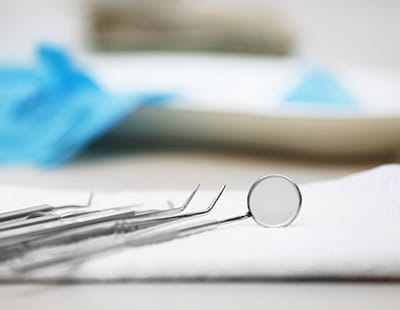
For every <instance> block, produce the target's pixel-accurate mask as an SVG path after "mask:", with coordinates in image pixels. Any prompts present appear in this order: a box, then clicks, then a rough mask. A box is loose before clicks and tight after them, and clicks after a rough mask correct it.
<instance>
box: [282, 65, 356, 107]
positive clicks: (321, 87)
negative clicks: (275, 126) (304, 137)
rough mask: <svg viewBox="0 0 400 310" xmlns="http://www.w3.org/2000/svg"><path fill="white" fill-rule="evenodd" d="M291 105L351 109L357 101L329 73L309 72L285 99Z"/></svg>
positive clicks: (321, 71) (318, 70)
mask: <svg viewBox="0 0 400 310" xmlns="http://www.w3.org/2000/svg"><path fill="white" fill-rule="evenodd" d="M284 101H285V102H286V103H287V104H290V105H302V106H304V105H307V106H313V107H317V108H333V109H336V108H349V107H351V108H352V107H354V106H356V101H355V100H354V98H352V96H350V94H349V93H348V92H347V90H346V89H345V88H344V87H343V86H342V85H341V84H340V83H339V82H338V81H337V80H336V79H335V77H334V76H332V75H331V74H330V73H329V72H327V71H325V70H322V69H312V70H309V71H308V72H307V73H306V74H305V76H304V77H303V78H302V79H301V81H300V83H299V84H298V85H297V86H296V87H295V88H294V89H293V90H291V91H290V93H289V94H288V95H287V96H286V97H285V98H284Z"/></svg>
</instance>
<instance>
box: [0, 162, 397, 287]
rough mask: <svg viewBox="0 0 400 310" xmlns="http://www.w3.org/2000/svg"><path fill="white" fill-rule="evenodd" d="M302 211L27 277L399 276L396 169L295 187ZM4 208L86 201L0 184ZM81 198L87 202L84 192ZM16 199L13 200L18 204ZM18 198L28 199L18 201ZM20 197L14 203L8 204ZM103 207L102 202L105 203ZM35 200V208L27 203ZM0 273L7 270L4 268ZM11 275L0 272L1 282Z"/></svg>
mask: <svg viewBox="0 0 400 310" xmlns="http://www.w3.org/2000/svg"><path fill="white" fill-rule="evenodd" d="M301 190H302V193H303V207H302V210H301V213H300V215H299V217H298V218H297V220H296V221H295V222H294V223H293V224H292V225H291V226H290V227H287V228H280V229H267V228H262V227H260V226H258V225H257V224H256V223H255V222H253V221H252V220H251V219H248V220H245V221H243V222H240V223H237V224H234V225H230V226H224V227H221V228H220V229H218V230H215V231H212V232H205V233H202V234H198V235H195V236H191V237H189V238H183V239H178V240H174V241H172V242H167V243H162V244H157V245H149V246H145V247H140V248H125V249H122V250H120V251H117V252H112V253H108V254H104V255H102V256H99V257H95V258H92V259H90V260H89V261H87V262H85V263H82V264H79V265H64V266H59V267H57V268H48V269H42V270H38V271H35V272H33V273H30V274H28V275H25V277H26V278H29V279H39V280H61V281H70V280H73V281H74V280H137V279H271V278H280V279H292V278H296V279H297V278H300V279H301V278H345V279H354V278H367V279H372V278H380V279H381V278H400V165H398V164H393V165H386V166H382V167H378V168H375V169H372V170H369V171H366V172H362V173H357V174H354V175H350V176H348V177H345V178H341V179H337V180H332V181H324V182H318V183H314V184H308V185H303V186H301ZM0 193H1V196H0V200H1V208H2V209H5V206H10V205H12V206H14V207H17V206H18V204H19V205H21V204H22V202H23V204H25V205H26V204H27V203H28V201H31V198H32V197H35V199H36V200H35V204H36V203H37V202H39V201H43V202H45V201H47V199H49V197H52V198H51V199H55V197H56V196H57V197H59V200H57V199H55V200H52V201H57V203H60V204H62V203H64V202H65V201H68V202H69V203H70V202H71V199H72V197H75V198H74V199H76V203H79V202H82V200H83V201H85V199H87V197H88V196H87V195H88V194H87V193H71V192H69V193H67V192H55V191H47V190H34V189H27V188H17V187H2V188H0ZM215 194H216V192H212V191H205V192H201V191H200V192H199V193H198V195H196V197H195V199H194V201H193V204H192V205H191V207H190V210H189V211H193V210H199V209H202V208H205V207H206V206H207V205H208V204H209V203H210V201H211V200H212V198H213V196H214V195H215ZM246 194H247V193H246V192H244V191H229V189H228V190H227V192H226V193H225V194H224V195H223V197H222V199H221V201H220V202H219V203H218V205H217V206H216V209H215V212H214V211H213V213H212V214H211V215H210V216H207V217H208V218H216V219H223V218H228V217H232V216H235V215H240V214H244V213H245V212H246V203H245V199H246ZM85 195H86V196H85ZM187 195H188V192H176V191H162V192H132V193H115V194H106V193H100V194H98V195H95V200H94V206H93V207H102V206H104V205H110V204H111V203H114V204H115V205H118V204H121V203H127V202H132V201H141V202H143V201H146V200H147V201H151V202H152V203H153V204H157V203H158V204H159V205H161V204H164V202H165V201H166V200H167V199H170V200H173V201H174V203H179V202H180V201H183V200H184V199H185V197H186V196H187ZM16 197H17V198H16ZM21 197H25V199H22V198H21ZM15 201H18V204H17V203H16V202H15ZM105 202H107V203H105ZM31 204H32V203H31ZM3 267H4V264H3ZM8 277H12V275H10V274H7V273H3V274H1V273H0V279H6V278H8Z"/></svg>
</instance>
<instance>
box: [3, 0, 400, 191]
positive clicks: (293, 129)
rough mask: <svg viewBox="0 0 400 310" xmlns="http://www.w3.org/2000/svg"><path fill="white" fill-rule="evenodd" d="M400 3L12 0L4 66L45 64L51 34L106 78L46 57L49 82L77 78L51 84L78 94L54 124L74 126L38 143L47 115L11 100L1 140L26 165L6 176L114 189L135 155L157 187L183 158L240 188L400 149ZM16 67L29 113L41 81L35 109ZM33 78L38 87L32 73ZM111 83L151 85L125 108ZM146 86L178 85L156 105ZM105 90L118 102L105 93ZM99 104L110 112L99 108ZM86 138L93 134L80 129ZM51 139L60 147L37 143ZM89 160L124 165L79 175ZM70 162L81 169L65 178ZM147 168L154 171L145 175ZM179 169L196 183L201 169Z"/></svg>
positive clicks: (339, 167) (133, 166) (139, 89)
mask: <svg viewBox="0 0 400 310" xmlns="http://www.w3.org/2000/svg"><path fill="white" fill-rule="evenodd" d="M399 13H400V3H399V2H398V1H395V0H383V1H372V0H371V1H361V0H350V1H342V0H339V1H330V0H326V1H314V0H302V1H291V0H284V1H270V0H246V1H244V0H235V1H227V0H218V1H208V0H207V1H196V0H176V1H162V0H147V1H139V0H135V1H128V0H113V1H105V0H69V1H67V0H38V1H28V0H0V40H1V41H0V42H1V44H0V63H1V64H3V67H7V68H10V66H11V67H12V66H16V65H21V66H25V68H37V64H36V65H35V64H34V63H35V61H34V58H35V56H34V55H35V50H36V49H37V48H38V46H41V45H42V44H43V43H47V44H51V46H57V47H58V48H61V49H62V51H63V52H65V53H67V54H68V55H69V57H70V58H71V62H73V63H74V68H79V70H82V71H79V72H84V74H87V77H88V80H89V77H90V79H93V80H94V81H96V82H98V83H99V88H96V92H97V93H96V97H95V99H93V98H94V97H90V100H89V99H87V98H88V93H87V92H88V90H87V89H88V88H87V87H86V86H87V84H85V85H86V86H85V87H81V84H79V83H81V82H77V80H76V79H75V77H76V74H75V73H74V74H71V75H69V76H68V77H66V76H64V77H63V79H59V76H58V75H57V74H59V73H60V72H64V71H65V70H64V71H63V70H59V67H57V70H55V69H54V68H53V69H51V70H50V71H51V74H52V75H49V76H50V77H49V76H47V74H48V72H49V71H48V64H47V65H45V66H44V67H45V68H47V69H45V70H44V69H43V68H42V67H40V66H39V67H40V68H41V69H39V71H38V72H39V74H38V75H37V76H39V77H40V79H41V80H40V81H41V82H40V83H42V82H43V81H45V83H44V84H43V85H45V86H46V87H43V88H40V91H41V92H40V94H42V93H43V92H46V91H47V90H48V89H49V87H48V85H53V84H51V83H52V82H51V81H52V79H55V80H57V81H58V82H59V81H62V83H65V85H67V87H64V86H65V85H64V84H63V88H62V90H63V92H57V94H55V93H52V95H51V96H47V95H46V96H45V97H44V98H46V100H47V99H48V101H49V102H50V103H51V102H53V101H54V102H58V103H59V102H61V101H63V100H64V99H63V100H61V99H60V98H66V97H68V98H69V99H68V103H65V102H64V103H62V104H63V105H67V104H68V105H71V107H73V108H71V109H70V110H69V112H68V113H70V114H69V115H72V116H73V117H70V118H63V116H62V115H64V114H65V113H67V112H63V109H64V108H63V109H59V110H57V113H61V116H60V118H59V119H58V120H57V121H54V122H53V123H51V122H49V123H48V124H49V126H47V127H46V128H43V129H42V130H43V132H46V133H48V132H51V131H52V128H58V127H59V124H60V123H63V124H67V125H68V126H67V125H65V126H66V127H65V128H63V129H62V131H63V134H62V135H61V134H60V135H58V136H57V137H56V138H55V137H52V139H53V140H51V142H49V143H44V142H43V140H45V139H42V137H43V136H44V135H43V134H42V132H39V131H38V133H37V134H36V135H33V136H29V139H28V140H29V142H27V141H25V140H24V139H22V138H20V136H19V135H21V136H24V135H26V132H32V128H33V127H36V125H34V124H39V123H41V121H38V120H39V119H41V118H39V117H38V118H35V119H34V120H33V118H32V121H31V123H30V126H33V127H29V126H26V127H24V126H25V125H24V126H22V125H20V123H18V121H19V119H17V120H16V119H15V118H12V117H10V115H11V114H10V113H11V112H10V111H11V110H12V109H11V108H10V109H8V108H7V109H3V111H2V114H3V115H2V119H3V124H7V126H5V125H4V126H3V128H0V130H2V132H1V135H0V144H1V150H2V152H3V153H4V154H5V153H6V152H5V151H4V150H9V149H10V145H11V144H12V149H13V152H9V153H7V156H6V155H3V156H0V159H1V160H2V161H3V162H5V163H9V162H11V163H12V164H13V165H11V166H9V165H6V166H4V168H2V169H3V172H4V173H3V174H2V175H3V176H2V177H1V181H2V182H3V183H6V182H12V183H21V182H22V183H23V184H28V185H31V184H37V182H39V184H49V183H51V184H53V185H55V186H58V187H64V186H67V187H68V186H71V187H73V186H74V185H76V186H77V187H90V186H94V187H96V186H97V185H98V187H99V188H107V189H109V188H110V189H111V188H120V187H124V186H126V184H125V183H122V182H121V183H120V184H117V183H114V182H112V181H111V179H112V178H114V177H115V178H117V177H118V176H119V175H120V173H121V172H122V171H126V170H127V169H128V170H129V171H132V172H135V173H136V176H137V179H135V180H134V181H133V183H134V184H141V185H140V186H141V187H143V188H152V187H154V186H156V187H162V184H165V181H164V180H159V176H160V175H163V174H165V173H168V172H169V171H179V172H183V171H185V172H187V173H191V174H190V176H191V178H194V179H196V178H200V179H205V180H206V184H207V186H210V187H213V186H216V185H217V184H219V183H220V181H221V180H222V177H215V175H217V174H218V175H221V174H228V175H231V176H232V175H233V177H232V179H233V181H232V182H233V184H234V186H236V187H243V186H245V184H247V182H249V179H251V178H253V176H254V175H256V174H259V173H260V172H259V171H260V170H262V171H265V170H280V171H281V170H284V171H283V172H285V170H287V171H289V172H291V173H292V174H295V176H296V174H297V173H298V172H299V171H309V170H310V169H311V170H312V171H313V173H312V174H306V175H305V174H302V173H301V172H299V173H298V175H299V178H300V181H310V180H314V179H320V178H324V177H327V176H332V175H342V174H343V173H345V172H348V171H354V170H359V169H362V168H366V167H369V166H373V165H376V164H379V163H384V162H392V161H398V158H399V157H398V154H399V152H398V150H399V146H400V101H399V100H400V56H399V55H400V39H399V35H398V32H399V30H400V19H399V18H398V16H399ZM50 54H51V53H50ZM50 54H49V53H47V54H46V53H43V52H42V54H40V55H41V56H40V55H39V56H40V57H42V58H41V59H42V60H41V62H40V61H39V64H41V65H43V64H42V62H43V59H47V60H46V61H48V59H49V57H50V59H51V60H50V62H49V63H51V66H59V65H60V64H55V60H54V59H56V58H57V57H58V56H57V57H56V56H51V55H50ZM46 55H47V56H46ZM49 55H50V56H49ZM40 57H39V58H40ZM43 57H44V58H43ZM46 57H47V58H46ZM51 57H53V58H51ZM57 59H58V60H57V61H59V59H61V58H57ZM32 63H33V65H32ZM64 65H65V64H64V63H62V61H61V65H60V66H61V67H62V66H64ZM35 66H36V67H35ZM12 68H13V67H12ZM15 68H17V67H15ZM35 70H36V69H35ZM41 70H42V71H41ZM46 70H47V71H46ZM68 70H69V69H68ZM74 70H75V69H74ZM35 72H36V71H35ZM43 72H45V74H43ZM35 74H36V73H35ZM79 74H81V73H79ZM79 74H78V75H79ZM10 76H11V75H10V71H7V70H3V73H2V75H0V83H3V84H2V89H3V95H4V94H7V96H5V95H4V96H3V97H2V98H3V99H4V98H6V99H4V100H8V101H7V102H11V103H10V105H7V107H8V106H13V105H15V106H17V105H18V106H23V107H24V110H23V111H24V116H23V117H24V118H26V119H29V118H30V114H32V115H33V114H35V113H34V112H32V111H33V110H32V106H40V105H42V101H41V99H37V98H38V97H37V96H36V95H37V93H35V96H36V97H34V98H36V99H31V98H30V99H29V100H28V101H29V109H27V108H25V106H26V105H27V104H26V98H25V97H24V100H22V101H21V100H20V98H19V99H18V100H19V101H18V100H17V101H18V104H15V103H13V102H12V101H13V98H14V97H13V96H16V94H18V93H20V92H21V88H20V87H19V86H18V87H17V88H13V90H12V91H10V90H9V89H10V87H9V86H8V85H9V84H8V82H9V80H10ZM13 76H14V77H15V74H14V75H13ZM37 76H36V77H35V78H37ZM43 76H46V78H45V79H43ZM70 79H75V80H74V82H71V81H72V80H70ZM49 81H50V82H49ZM58 82H57V83H58ZM18 83H19V82H18V81H17V84H18ZM24 83H25V84H24ZM35 83H36V82H35ZM40 83H36V84H35V87H37V85H39V84H40ZM46 83H47V84H46ZM48 83H50V84H48ZM60 83H61V82H60ZM74 83H75V84H74ZM22 84H24V91H25V89H26V78H24V82H23V83H22ZM78 84H79V85H78ZM13 85H14V84H13ZM40 85H42V84H40ZM57 85H58V84H57ZM70 85H75V86H74V87H72V86H71V87H70ZM76 85H78V86H76ZM58 86H59V85H58ZM58 86H57V87H58ZM13 87H15V85H14V86H13ZM89 88H90V87H89ZM15 89H18V91H15ZM35 89H38V88H35ZM58 90H59V89H58V88H57V91H58ZM52 91H54V89H52ZM105 92H107V95H104V94H105ZM108 92H111V93H112V94H118V95H133V96H134V97H135V96H136V97H135V98H136V99H135V100H136V101H135V102H136V103H135V107H134V108H133V107H129V108H126V105H125V106H124V107H125V108H121V106H122V105H118V104H116V102H117V100H116V99H115V98H114V97H112V98H113V99H109V98H110V97H109V95H108ZM82 93H83V94H84V95H82ZM89 93H90V96H92V94H93V88H90V92H89ZM142 93H145V94H146V95H147V96H148V95H150V96H152V95H154V96H156V97H157V96H161V97H163V98H171V99H166V100H165V101H166V102H164V100H161V101H163V103H162V104H155V105H154V104H149V103H148V102H149V101H151V102H153V101H154V100H148V97H146V98H147V99H146V100H145V99H143V98H142V97H140V96H139V95H138V94H142ZM10 94H11V95H10ZM71 94H72V95H71ZM24 96H25V95H24ZM85 96H86V97H85ZM138 96H139V97H138ZM17 97H18V96H17ZM10 98H11V99H12V100H10ZM49 98H50V99H49ZM77 98H79V100H78V99H77ZM82 98H86V99H82ZM104 98H107V99H104ZM137 98H139V99H137ZM157 98H158V97H157ZM85 100H86V101H85ZM132 100H133V99H132ZM89 101H90V108H87V111H86V112H87V115H86V116H85V117H86V118H82V119H81V121H80V123H79V124H82V123H85V124H86V123H87V124H96V126H92V129H93V128H95V127H96V128H97V129H96V130H94V129H93V130H91V131H90V133H88V130H87V128H83V127H84V126H83V125H82V126H81V125H79V126H77V125H76V124H77V123H76V122H77V120H78V118H77V117H76V115H77V114H79V113H81V112H82V111H80V108H79V107H80V106H85V107H86V105H87V106H89V104H88V103H87V102H89ZM97 101H101V104H98V106H104V107H106V108H104V109H100V108H97V107H96V104H92V103H93V102H97ZM128 101H129V100H128ZM156 101H157V100H156ZM21 102H22V103H21ZM32 102H33V103H32ZM118 102H119V101H118ZM132 105H133V104H132ZM48 106H51V104H49V105H48ZM116 106H118V107H119V108H118V109H119V110H118V113H116V112H115V109H117V108H115V107H116ZM46 109H47V108H46ZM64 110H66V109H64ZM99 110H101V111H102V112H99ZM30 111H31V112H30ZM46 111H47V110H46ZM75 111H80V112H79V113H78V112H75ZM88 111H89V112H88ZM107 111H109V112H107ZM86 112H85V113H86ZM38 113H39V112H38ZM46 113H47V112H46ZM63 113H64V114H63ZM98 113H100V114H101V113H103V114H102V116H101V117H99V118H96V119H95V121H93V119H92V115H97V114H98ZM39 114H40V115H41V117H42V118H44V117H43V115H45V114H44V112H43V113H42V112H40V113H39ZM55 114H56V113H55V112H54V111H52V112H48V114H46V115H47V116H46V117H47V118H52V117H53V116H54V115H55ZM13 115H14V114H13ZM18 115H20V114H18ZM107 115H113V116H110V117H109V118H107V117H108V116H107ZM116 115H118V117H117V116H116ZM14 116H15V115H14ZM14 116H13V117H14ZM21 119H22V117H21ZM10 120H11V121H10ZM21 122H22V123H23V124H25V123H26V122H25V119H24V120H23V121H21ZM74 122H75V123H74ZM52 126H53V127H52ZM57 126H58V127H57ZM88 126H89V125H88ZM6 127H7V128H6ZM81 127H82V128H81ZM4 128H6V129H4ZM21 128H25V129H26V131H25V132H24V131H23V130H22V129H21ZM20 129H21V130H20ZM17 131H18V135H17V134H15V132H17ZM55 131H57V130H55ZM81 131H82V132H84V133H85V134H81ZM67 135H68V139H67V138H66V136H67ZM71 136H73V138H71ZM78 136H81V137H82V136H85V138H81V140H80V141H79V143H78V142H77V141H76V140H77V137H78ZM16 137H18V138H16ZM49 139H50V138H49ZM10 141H12V143H11V144H10ZM16 141H17V142H18V143H17V142H16ZM35 141H37V143H36V142H35ZM39 141H41V142H40V143H39ZM28 144H29V150H27V149H28V147H27V145H28ZM88 146H90V148H89V150H88V151H87V147H88ZM39 148H40V149H41V150H44V149H46V151H48V150H50V149H51V150H52V151H51V152H52V155H51V156H48V154H45V155H43V156H42V155H41V156H37V150H38V149H39ZM20 149H23V150H24V151H23V152H21V151H20ZM54 149H57V152H55V151H53V150H54ZM1 150H0V151H1ZM83 150H85V151H83ZM48 152H50V151H48ZM15 154H19V155H18V156H19V157H18V156H16V155H15ZM20 154H26V156H25V157H24V156H22V155H20ZM32 154H35V156H33V155H32ZM63 154H70V155H68V156H64V155H63ZM0 155H1V154H0ZM104 155H106V156H104ZM13 156H14V157H15V158H16V160H15V161H14V160H13V159H14V158H13ZM63 156H64V157H65V158H64V157H63ZM60 158H62V159H61V160H60ZM14 162H15V163H16V165H15V163H14ZM32 163H33V164H34V165H39V166H43V165H44V166H47V165H48V164H49V163H50V166H56V170H57V169H58V172H57V173H55V172H54V171H53V170H50V171H48V172H47V173H44V172H40V171H41V170H40V169H39V170H37V168H32ZM53 164H54V165H53ZM21 165H22V166H21ZM154 167H155V168H154ZM152 168H154V169H152ZM209 168H210V169H214V173H208V172H206V171H205V170H207V169H209ZM88 171H90V172H91V173H92V174H94V175H97V174H98V175H103V173H106V171H107V173H108V175H109V176H110V178H109V179H108V178H104V177H103V178H95V177H91V178H90V179H89V178H87V179H85V178H77V177H76V173H78V174H79V175H83V174H84V173H87V172H88ZM218 171H219V172H221V173H218ZM235 171H236V172H235ZM325 171H328V172H326V175H325V174H324V173H325ZM21 173H22V174H21ZM235 173H237V175H235ZM61 175H62V176H63V178H67V179H68V178H71V180H74V181H73V182H68V181H65V182H64V181H62V180H60V179H59V176H61ZM144 175H147V176H150V177H149V178H147V179H146V180H145V181H143V180H140V178H141V177H143V176H144ZM92 176H93V175H92ZM132 177H133V176H132ZM40 178H44V179H45V180H46V181H44V182H43V183H40V182H41V181H40V180H39V181H38V179H40ZM133 178H134V177H133ZM91 182H92V183H91ZM171 182H172V183H171V184H172V186H177V187H183V186H184V185H185V182H187V179H185V180H183V179H182V180H181V181H180V180H179V178H176V180H175V179H174V180H172V181H171ZM195 182H198V181H195ZM72 183H73V185H68V184H72ZM93 184H94V185H93ZM76 186H75V187H76Z"/></svg>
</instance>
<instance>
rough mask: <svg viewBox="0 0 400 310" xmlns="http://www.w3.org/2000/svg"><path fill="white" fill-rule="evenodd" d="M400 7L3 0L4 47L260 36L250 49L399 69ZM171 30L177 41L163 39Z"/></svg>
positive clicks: (238, 44) (388, 0)
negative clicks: (49, 43)
mask: <svg viewBox="0 0 400 310" xmlns="http://www.w3.org/2000/svg"><path fill="white" fill-rule="evenodd" d="M399 6H400V4H399V3H398V1H395V0H383V1H372V0H370V1H361V0H350V1H341V0H339V1H329V0H326V1H314V0H302V1H290V0H285V1H270V0H250V1H242V0H234V1H225V0H219V1H195V0H185V1H155V0H151V1H137V0H136V1H128V0H117V1H104V0H70V1H66V0H65V1H64V0H57V1H51V0H40V1H35V2H32V1H28V0H2V1H1V10H0V18H1V24H0V25H1V27H0V36H1V41H2V44H1V47H0V48H1V50H0V52H1V55H2V56H3V57H7V56H8V57H12V58H13V59H14V58H15V57H16V56H20V57H30V56H31V53H32V48H33V47H34V46H35V45H36V44H38V42H53V43H58V44H62V45H63V46H66V47H68V48H69V49H70V50H73V51H81V50H129V49H130V50H135V49H146V48H152V49H153V48H154V49H164V48H166V49H201V50H204V49H207V48H209V49H222V50H239V51H246V48H245V47H246V42H249V41H252V42H253V45H251V44H249V46H248V47H247V48H248V50H249V51H251V52H259V53H263V54H280V55H285V54H296V55H301V56H303V57H307V58H310V59H317V60H329V61H340V62H346V63H356V64H364V65H376V66H382V67H386V68H389V69H397V70H398V69H400V59H399V56H398V55H399V52H400V42H399V40H398V30H399V29H400V21H399V19H398V18H397V17H398V14H399V11H400V7H399ZM127 7H128V8H129V9H128V10H127V9H126V8H127ZM218 27H220V28H218ZM196 28H197V33H196V35H197V37H196V39H199V38H200V37H201V36H203V37H202V39H203V40H204V41H203V42H193V41H194V40H193V39H191V40H188V39H187V38H185V37H182V39H181V40H178V38H179V35H182V36H184V35H186V34H188V33H190V31H192V32H193V33H195V32H196ZM254 29H257V33H255V31H254ZM183 30H185V31H186V33H185V32H184V31H183ZM212 30H214V31H215V32H216V33H214V35H215V37H216V36H217V35H218V34H221V35H222V34H223V33H224V32H225V33H226V34H229V36H230V37H229V39H231V42H232V44H233V43H235V45H231V46H229V45H228V44H227V46H226V45H225V46H224V45H223V44H222V43H223V42H207V39H208V38H209V39H210V40H211V38H212V34H213V31H212ZM258 32H260V33H258ZM146 33H148V34H149V35H148V36H146ZM150 34H151V36H150ZM168 36H171V37H172V38H173V39H172V42H170V41H169V42H168V43H166V42H165V41H161V40H167V38H168ZM247 36H248V37H247ZM159 38H161V40H159ZM246 38H247V39H246ZM184 39H186V41H185V40H184ZM235 40H236V41H235ZM257 40H258V42H256V41H257ZM179 41H180V42H179ZM227 43H229V42H227ZM164 44H166V45H164Z"/></svg>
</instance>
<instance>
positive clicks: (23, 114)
mask: <svg viewBox="0 0 400 310" xmlns="http://www.w3.org/2000/svg"><path fill="white" fill-rule="evenodd" d="M37 58H38V62H39V64H38V66H37V68H16V67H12V68H7V67H3V68H2V67H0V163H9V162H32V163H34V164H38V165H42V166H54V165H59V164H62V163H64V162H66V161H68V160H70V159H72V158H73V157H74V156H76V155H77V154H78V153H79V152H80V151H81V150H82V149H83V148H84V147H86V146H87V145H88V144H89V143H90V142H92V141H93V140H94V139H96V138H98V137H99V136H101V135H102V134H104V133H105V132H106V131H107V130H109V129H110V128H112V127H113V126H114V125H116V124H117V123H118V122H119V121H120V120H122V119H123V118H124V116H127V115H128V114H129V113H131V112H132V111H133V110H134V109H135V108H136V107H138V106H140V105H143V104H154V103H160V102H164V101H167V100H168V99H170V98H171V95H170V94H156V93H149V94H136V95H132V96H118V95H114V94H110V93H107V92H106V91H104V90H103V89H101V88H100V87H99V85H97V84H96V82H95V81H94V80H93V79H92V78H91V77H90V76H89V75H88V74H86V73H85V72H83V71H81V70H79V69H78V68H75V67H74V65H73V64H72V63H71V61H70V60H69V58H68V57H67V55H66V54H65V53H63V52H62V51H61V50H59V49H56V48H52V47H49V46H42V47H40V48H39V49H38V51H37Z"/></svg>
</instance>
